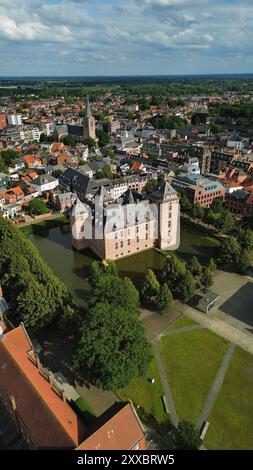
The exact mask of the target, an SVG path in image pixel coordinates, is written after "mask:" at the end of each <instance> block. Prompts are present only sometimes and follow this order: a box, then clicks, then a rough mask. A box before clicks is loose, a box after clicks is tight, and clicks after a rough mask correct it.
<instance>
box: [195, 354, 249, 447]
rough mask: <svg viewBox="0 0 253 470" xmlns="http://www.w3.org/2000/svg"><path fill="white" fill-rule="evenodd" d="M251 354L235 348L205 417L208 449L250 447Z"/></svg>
mask: <svg viewBox="0 0 253 470" xmlns="http://www.w3.org/2000/svg"><path fill="white" fill-rule="evenodd" d="M252 392H253V356H252V355H251V354H249V353H247V352H246V351H243V350H242V349H236V350H235V352H234V355H233V358H232V360H231V363H230V366H229V369H228V371H227V374H226V377H225V380H224V383H223V386H222V389H221V391H220V393H219V395H218V398H217V400H216V403H215V405H214V408H213V411H212V414H211V416H210V418H209V422H210V427H209V430H208V432H207V435H206V439H205V442H204V445H205V446H206V447H207V448H208V449H218V450H219V449H234V450H237V449H251V450H252V449H253V393H252Z"/></svg>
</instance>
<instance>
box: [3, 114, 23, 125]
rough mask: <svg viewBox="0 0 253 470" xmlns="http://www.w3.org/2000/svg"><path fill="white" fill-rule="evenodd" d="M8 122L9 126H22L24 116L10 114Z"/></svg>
mask: <svg viewBox="0 0 253 470" xmlns="http://www.w3.org/2000/svg"><path fill="white" fill-rule="evenodd" d="M7 121H8V124H9V126H21V124H22V114H8V115H7Z"/></svg>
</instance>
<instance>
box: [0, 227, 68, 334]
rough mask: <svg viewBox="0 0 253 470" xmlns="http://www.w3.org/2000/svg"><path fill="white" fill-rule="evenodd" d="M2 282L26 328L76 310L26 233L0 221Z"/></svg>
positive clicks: (47, 322) (37, 327) (34, 327)
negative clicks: (69, 310)
mask: <svg viewBox="0 0 253 470" xmlns="http://www.w3.org/2000/svg"><path fill="white" fill-rule="evenodd" d="M0 246H1V250H0V279H1V282H2V284H3V286H4V288H5V293H6V296H7V299H11V302H12V305H13V306H14V308H15V310H16V312H17V313H18V315H19V319H20V320H22V321H24V322H25V324H26V325H27V326H31V327H32V328H33V329H39V328H41V327H43V326H46V325H48V324H50V323H51V322H52V320H53V319H54V318H56V317H60V316H61V315H62V314H63V313H64V311H65V308H67V307H68V306H69V307H70V308H72V309H76V306H75V304H74V302H73V299H72V297H71V295H70V294H69V293H68V291H67V289H66V287H65V286H64V284H63V283H62V282H61V281H60V280H59V279H58V278H57V277H56V276H54V275H53V273H52V271H51V270H50V269H49V267H48V266H47V264H46V263H45V262H44V261H43V260H42V258H41V257H40V255H39V252H38V250H37V249H36V248H35V246H34V245H33V244H32V242H31V241H30V240H28V239H27V238H26V236H25V234H24V233H23V232H22V231H20V230H19V229H17V228H16V227H15V226H14V225H13V224H11V223H10V222H9V221H8V220H5V219H0Z"/></svg>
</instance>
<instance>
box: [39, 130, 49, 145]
mask: <svg viewBox="0 0 253 470" xmlns="http://www.w3.org/2000/svg"><path fill="white" fill-rule="evenodd" d="M43 142H48V136H47V134H45V133H44V132H42V134H40V143H43Z"/></svg>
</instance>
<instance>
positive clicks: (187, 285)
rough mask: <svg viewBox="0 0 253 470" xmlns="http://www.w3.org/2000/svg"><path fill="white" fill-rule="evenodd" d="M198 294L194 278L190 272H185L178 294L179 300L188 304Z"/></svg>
mask: <svg viewBox="0 0 253 470" xmlns="http://www.w3.org/2000/svg"><path fill="white" fill-rule="evenodd" d="M195 292H196V284H195V281H194V277H193V275H192V273H190V271H185V273H184V275H183V276H181V279H180V282H179V285H178V288H177V294H178V298H179V299H180V300H182V301H183V302H188V301H189V300H190V299H191V298H192V297H193V296H194V294H195Z"/></svg>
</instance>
